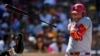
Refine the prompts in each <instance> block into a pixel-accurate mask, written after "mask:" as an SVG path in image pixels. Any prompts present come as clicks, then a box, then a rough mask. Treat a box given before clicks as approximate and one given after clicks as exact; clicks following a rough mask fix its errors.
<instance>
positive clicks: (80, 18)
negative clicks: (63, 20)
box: [65, 3, 92, 56]
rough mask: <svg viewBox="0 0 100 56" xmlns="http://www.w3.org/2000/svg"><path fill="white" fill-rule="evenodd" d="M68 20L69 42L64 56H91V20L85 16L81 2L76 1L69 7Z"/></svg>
mask: <svg viewBox="0 0 100 56" xmlns="http://www.w3.org/2000/svg"><path fill="white" fill-rule="evenodd" d="M71 17H72V20H71V19H70V20H69V24H68V30H69V32H70V37H69V43H68V47H67V49H66V55H65V56H91V53H90V52H91V41H92V22H91V19H90V18H89V17H87V16H86V10H85V7H84V5H83V4H81V3H76V4H75V5H73V6H72V8H71Z"/></svg>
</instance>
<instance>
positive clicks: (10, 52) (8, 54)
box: [0, 33, 24, 56]
mask: <svg viewBox="0 0 100 56" xmlns="http://www.w3.org/2000/svg"><path fill="white" fill-rule="evenodd" d="M9 36H10V35H9V34H6V35H5V37H3V40H4V43H5V44H6V43H7V39H8V38H9ZM15 44H16V45H15V46H14V47H13V48H11V49H6V50H4V51H2V52H0V56H14V54H15V53H18V54H19V53H22V52H23V50H24V44H23V36H22V34H20V33H18V34H16V36H15Z"/></svg>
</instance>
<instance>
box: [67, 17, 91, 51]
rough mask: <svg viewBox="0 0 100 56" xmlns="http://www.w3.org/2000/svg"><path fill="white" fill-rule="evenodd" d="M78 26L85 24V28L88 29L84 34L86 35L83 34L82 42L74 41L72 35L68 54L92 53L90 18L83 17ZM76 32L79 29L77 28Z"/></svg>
mask: <svg viewBox="0 0 100 56" xmlns="http://www.w3.org/2000/svg"><path fill="white" fill-rule="evenodd" d="M72 23H73V22H72ZM76 24H77V25H79V24H83V25H84V27H85V28H86V31H85V32H84V34H82V36H81V37H82V40H80V41H77V40H75V39H73V36H71V35H70V37H69V43H68V47H67V49H66V52H73V51H78V52H91V42H92V22H91V20H90V18H89V17H83V18H81V19H80V20H79V21H78V22H77V23H76ZM76 31H78V27H77V30H76Z"/></svg>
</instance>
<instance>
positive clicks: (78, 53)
mask: <svg viewBox="0 0 100 56" xmlns="http://www.w3.org/2000/svg"><path fill="white" fill-rule="evenodd" d="M81 54H82V55H90V52H84V53H82V52H70V55H81Z"/></svg>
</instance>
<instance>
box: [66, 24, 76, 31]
mask: <svg viewBox="0 0 100 56" xmlns="http://www.w3.org/2000/svg"><path fill="white" fill-rule="evenodd" d="M75 26H76V23H75V22H74V23H71V24H69V25H68V30H69V31H72V30H75Z"/></svg>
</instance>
